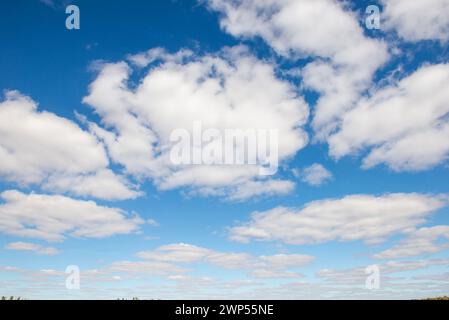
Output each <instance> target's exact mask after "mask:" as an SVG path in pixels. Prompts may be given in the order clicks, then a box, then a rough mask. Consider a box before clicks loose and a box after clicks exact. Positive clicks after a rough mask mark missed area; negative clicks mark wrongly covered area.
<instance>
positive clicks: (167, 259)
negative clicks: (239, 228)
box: [137, 243, 314, 278]
mask: <svg viewBox="0 0 449 320" xmlns="http://www.w3.org/2000/svg"><path fill="white" fill-rule="evenodd" d="M137 256H138V257H139V258H142V259H146V260H149V261H154V262H159V263H161V262H163V263H175V264H179V263H193V262H195V263H199V262H203V263H208V264H211V265H214V266H218V267H222V268H225V269H231V270H246V271H247V272H250V273H249V275H250V276H252V277H254V278H291V277H298V276H299V274H298V273H295V272H292V271H289V270H288V269H297V268H299V267H302V266H304V265H306V264H309V263H311V262H312V261H313V260H314V257H312V256H309V255H303V254H277V255H271V256H253V255H251V254H248V253H241V252H221V251H216V250H212V249H208V248H203V247H198V246H195V245H191V244H185V243H177V244H171V245H165V246H161V247H159V248H157V249H156V250H152V251H142V252H138V253H137Z"/></svg>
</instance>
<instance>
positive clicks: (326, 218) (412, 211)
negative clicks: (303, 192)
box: [230, 193, 447, 244]
mask: <svg viewBox="0 0 449 320" xmlns="http://www.w3.org/2000/svg"><path fill="white" fill-rule="evenodd" d="M446 204H447V197H446V196H430V195H422V194H415V193H412V194H387V195H383V196H371V195H352V196H346V197H344V198H341V199H330V200H322V201H314V202H311V203H308V204H306V205H305V206H304V207H303V208H302V209H299V210H295V209H289V208H284V207H278V208H275V209H272V210H269V211H265V212H256V213H253V214H252V216H251V220H250V221H249V222H247V223H244V224H242V225H239V226H235V227H233V228H231V229H230V236H231V239H233V240H236V241H242V242H247V241H249V240H251V239H256V240H280V241H283V242H285V243H289V244H311V243H324V242H328V241H355V240H362V241H364V242H366V243H379V242H381V241H384V240H386V239H387V238H388V237H389V236H391V235H394V234H397V233H403V232H407V231H411V230H412V229H413V228H415V226H417V225H419V224H422V223H424V222H425V221H426V218H427V217H428V216H429V215H430V214H431V213H433V212H434V211H435V210H438V209H440V208H442V207H444V206H445V205H446Z"/></svg>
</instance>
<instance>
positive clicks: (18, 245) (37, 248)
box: [5, 241, 60, 256]
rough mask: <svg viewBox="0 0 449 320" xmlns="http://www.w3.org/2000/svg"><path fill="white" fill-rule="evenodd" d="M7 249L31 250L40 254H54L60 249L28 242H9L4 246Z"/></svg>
mask: <svg viewBox="0 0 449 320" xmlns="http://www.w3.org/2000/svg"><path fill="white" fill-rule="evenodd" d="M5 249H8V250H19V251H32V252H35V253H37V254H40V255H49V256H52V255H55V254H58V253H60V251H59V250H58V249H56V248H53V247H44V246H41V245H39V244H36V243H30V242H21V241H19V242H11V243H8V244H7V245H6V246H5Z"/></svg>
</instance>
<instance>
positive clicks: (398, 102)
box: [329, 64, 449, 171]
mask: <svg viewBox="0 0 449 320" xmlns="http://www.w3.org/2000/svg"><path fill="white" fill-rule="evenodd" d="M448 101H449V65H447V64H439V65H432V66H424V67H422V68H420V69H419V70H418V71H416V72H415V73H413V74H411V75H410V76H408V77H406V78H404V79H402V80H401V81H399V82H398V83H397V84H396V85H392V86H389V87H386V88H382V89H380V90H378V91H377V92H375V93H374V94H373V95H372V96H371V97H369V98H366V99H362V100H361V101H360V102H359V103H358V105H357V107H356V108H355V109H354V110H352V111H350V112H348V113H347V114H345V116H344V117H343V121H342V124H341V127H340V129H339V131H337V132H336V133H335V134H334V135H333V136H331V137H330V139H329V146H330V154H331V155H332V156H333V157H335V158H340V157H342V156H345V155H348V154H355V153H357V152H359V151H362V150H364V149H367V148H371V150H370V152H369V154H368V155H367V156H366V157H365V159H364V160H363V166H364V167H365V168H370V167H373V166H376V165H378V164H381V163H385V164H387V165H388V166H389V167H390V168H392V169H393V170H396V171H402V170H424V169H428V168H430V167H433V166H435V165H437V164H440V163H442V162H444V161H445V160H446V159H447V156H448V153H449V123H448V118H447V115H448V112H449V103H448Z"/></svg>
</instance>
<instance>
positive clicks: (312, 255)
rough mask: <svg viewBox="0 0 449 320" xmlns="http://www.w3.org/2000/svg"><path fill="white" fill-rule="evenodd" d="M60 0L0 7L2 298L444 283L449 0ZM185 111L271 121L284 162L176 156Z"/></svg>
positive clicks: (253, 293) (441, 288)
mask: <svg viewBox="0 0 449 320" xmlns="http://www.w3.org/2000/svg"><path fill="white" fill-rule="evenodd" d="M72 3H73V4H76V5H77V6H78V7H79V9H80V29H79V30H68V29H67V28H66V27H65V20H66V17H67V16H68V15H67V14H66V13H65V8H66V6H67V5H68V4H69V3H68V2H63V1H56V0H55V1H37V0H27V1H25V0H24V1H10V2H7V3H4V4H2V10H0V36H1V39H2V44H1V50H0V70H1V72H0V74H1V76H0V88H1V89H2V91H3V93H2V97H1V98H0V133H1V134H0V252H1V254H0V284H1V285H0V288H2V292H0V295H15V296H22V297H26V298H39V299H41V298H42V299H47V298H59V299H67V298H68V299H70V298H85V299H91V298H100V299H111V298H112V299H114V298H117V297H133V296H139V297H142V298H160V299H167V298H176V299H179V298H194V299H195V298H214V297H216V298H268V299H269V298H274V299H278V298H283V299H290V298H298V299H303V298H306V299H308V298H313V299H321V298H350V299H366V298H375V299H376V298H381V299H382V298H387V299H397V298H420V297H428V296H436V295H444V294H447V292H448V290H449V283H448V281H447V279H449V277H448V276H447V275H448V271H449V270H448V266H449V255H448V251H447V249H448V248H449V247H448V243H449V225H448V223H449V219H448V213H449V208H448V204H449V201H448V200H449V198H448V188H447V178H448V171H447V170H448V163H447V156H448V155H449V145H448V142H447V141H449V122H448V113H449V102H448V101H449V94H448V92H449V87H448V86H449V64H448V60H449V51H448V46H449V38H448V36H447V35H448V34H449V33H448V31H449V18H448V17H449V14H448V10H449V3H448V1H447V0H433V1H424V0H423V1H416V2H413V3H415V5H412V4H411V3H410V2H409V1H405V0H382V1H379V2H376V1H346V2H339V1H334V0H319V1H315V2H314V1H307V0H302V1H296V2H295V1H289V0H285V1H281V2H278V3H275V2H273V3H271V1H268V2H266V3H265V4H264V3H263V2H262V1H256V0H254V1H248V2H246V3H244V4H241V3H240V2H239V1H237V2H235V1H227V0H210V1H206V0H204V1H195V0H192V1H187V0H186V1H175V0H173V1H146V2H143V1H113V2H111V1H76V2H72ZM270 3H271V5H269V4H270ZM372 4H374V5H377V6H378V7H379V8H380V28H379V29H368V28H367V27H366V24H365V19H366V17H367V15H366V14H365V9H366V7H367V6H368V5H372ZM416 21H419V22H420V23H418V24H416ZM197 120H199V121H202V122H203V123H204V124H205V126H207V127H210V128H214V127H215V128H218V129H223V128H227V127H229V126H231V127H232V128H242V129H248V128H259V129H266V128H274V129H277V130H279V133H280V134H279V161H280V165H279V169H278V171H277V173H276V174H275V175H274V176H268V177H261V176H258V175H257V174H254V170H253V168H251V167H250V166H249V167H248V166H244V167H242V166H240V167H239V166H230V167H222V166H217V165H209V166H207V165H200V166H198V165H187V166H182V167H177V166H174V165H173V164H172V163H170V162H169V158H168V153H167V150H169V149H170V147H171V145H170V143H169V142H168V137H169V134H170V132H171V131H173V130H175V129H179V128H181V129H186V130H190V129H191V126H190V124H191V123H192V122H193V121H197ZM68 265H76V266H78V267H79V269H80V272H81V280H80V289H79V290H69V289H67V288H66V285H65V281H66V277H67V274H66V273H65V270H66V267H67V266H68ZM370 265H377V266H378V268H379V272H380V279H381V282H380V287H379V288H378V289H374V290H370V289H367V288H366V286H365V282H366V278H367V276H368V275H367V274H365V268H366V267H368V266H370Z"/></svg>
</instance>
